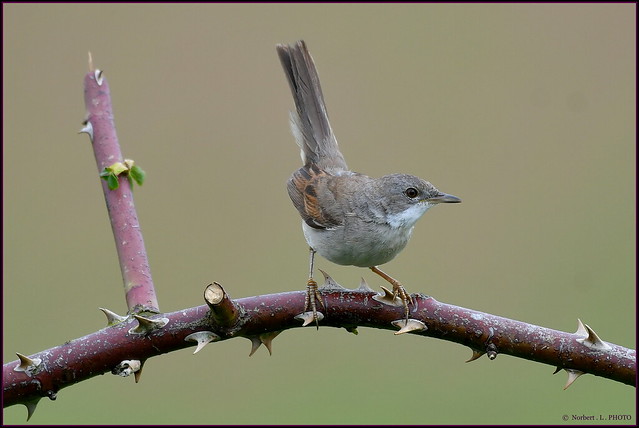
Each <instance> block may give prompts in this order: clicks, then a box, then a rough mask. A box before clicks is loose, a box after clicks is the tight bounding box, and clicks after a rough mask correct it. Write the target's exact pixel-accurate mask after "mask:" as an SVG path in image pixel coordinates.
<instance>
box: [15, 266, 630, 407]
mask: <svg viewBox="0 0 639 428" xmlns="http://www.w3.org/2000/svg"><path fill="white" fill-rule="evenodd" d="M211 288H214V289H217V290H219V291H220V293H219V294H223V298H222V299H219V300H218V301H217V302H214V303H211V302H210V301H207V305H208V306H198V307H195V308H190V309H186V310H180V311H177V312H173V313H167V314H160V315H158V316H157V317H153V319H154V320H162V322H160V324H164V325H163V326H162V327H154V326H150V325H147V326H145V325H142V327H139V325H140V323H139V322H138V321H136V319H135V318H133V317H129V318H127V319H126V320H125V321H123V322H119V323H117V324H115V325H112V326H109V327H106V328H104V329H102V330H100V331H97V332H95V333H93V334H90V335H88V336H85V337H82V338H79V339H76V340H72V341H70V342H67V343H64V344H62V345H60V346H58V347H55V348H52V349H49V350H46V351H43V352H39V353H37V354H35V355H32V356H30V358H31V360H34V361H39V363H38V364H34V365H33V366H32V367H31V368H24V369H22V370H20V371H16V369H15V368H16V367H18V366H19V364H20V362H19V361H13V362H11V363H8V364H5V365H4V366H3V382H4V400H5V401H4V405H5V406H9V405H12V404H18V403H23V404H26V403H29V402H33V401H36V402H37V400H39V399H40V398H41V397H50V398H53V397H55V396H56V394H57V392H58V391H59V390H60V389H62V388H64V387H66V386H70V385H73V384H75V383H78V382H81V381H83V380H86V379H89V378H91V377H93V376H97V375H100V374H104V373H107V372H109V371H112V370H113V369H114V368H115V367H116V366H117V365H118V364H120V363H121V362H122V361H130V360H138V361H140V362H141V363H142V364H143V363H144V362H145V361H146V360H147V359H148V358H150V357H153V356H156V355H160V354H164V353H167V352H172V351H176V350H179V349H182V348H185V347H188V346H193V345H194V344H195V342H202V341H204V342H205V343H204V344H206V342H208V341H211V342H216V341H221V340H226V339H231V338H234V337H246V338H248V339H250V340H251V342H252V343H253V346H252V350H251V354H252V353H253V352H255V350H256V349H257V347H259V346H260V345H261V344H265V345H266V346H267V348H268V349H269V350H270V349H271V341H272V340H273V338H274V337H275V336H277V334H279V333H280V332H282V331H283V330H287V329H291V328H295V327H300V326H301V323H300V321H298V320H296V319H295V316H296V315H297V314H299V312H300V310H301V309H302V308H303V307H304V296H305V292H304V291H296V292H287V293H278V294H270V295H264V296H255V297H247V298H243V299H237V300H231V299H230V298H229V297H228V295H227V294H226V293H225V292H224V291H223V289H222V288H221V286H219V284H213V285H210V286H209V287H207V290H208V289H211ZM320 290H321V292H322V296H323V297H324V298H325V302H326V313H325V317H324V320H323V321H322V323H321V325H322V326H327V327H342V328H345V329H346V330H347V331H349V332H353V333H356V327H371V328H379V329H388V330H398V328H400V327H402V326H403V325H404V320H403V308H402V306H401V305H397V306H396V305H390V304H388V303H387V302H380V301H379V300H380V299H381V296H380V295H378V294H377V293H375V292H373V291H372V290H370V289H368V288H367V287H366V286H362V287H360V288H358V289H356V290H347V289H344V288H341V286H338V285H337V284H336V283H335V282H334V281H333V280H332V279H330V277H329V278H328V279H327V281H326V284H325V285H324V286H323V287H322V288H320ZM413 298H414V299H415V303H416V305H415V307H416V308H413V310H412V311H411V315H410V317H411V321H413V322H414V326H413V327H410V323H409V329H410V328H412V329H413V330H412V331H408V332H409V333H411V334H418V335H420V336H427V337H434V338H438V339H443V340H448V341H452V342H456V343H460V344H462V345H466V346H468V347H470V348H471V349H472V350H473V354H472V355H473V356H472V357H471V359H470V360H474V359H476V358H478V357H480V356H481V355H482V354H484V353H486V354H487V356H488V357H489V358H490V359H494V358H495V357H496V356H497V355H498V354H507V355H512V356H515V357H520V358H524V359H528V360H532V361H538V362H541V363H545V364H549V365H551V366H553V367H558V368H560V369H565V370H566V371H568V372H569V374H570V373H573V375H572V376H573V377H575V378H576V376H575V375H574V374H575V373H577V374H578V373H590V374H594V375H596V376H601V377H605V378H608V379H612V380H615V381H618V382H622V383H625V384H627V385H635V381H636V365H635V361H636V352H635V351H634V350H631V349H627V348H624V347H622V346H618V345H615V344H612V343H607V342H603V341H601V339H599V338H598V337H596V335H594V332H592V330H590V329H589V328H586V326H583V328H580V329H579V330H578V331H577V332H576V333H565V332H561V331H557V330H552V329H548V328H544V327H539V326H535V325H531V324H527V323H524V322H520V321H514V320H510V319H507V318H502V317H498V316H495V315H490V314H486V313H482V312H478V311H473V310H471V309H466V308H462V307H459V306H454V305H449V304H446V303H441V302H438V301H437V300H435V299H434V298H432V297H429V296H425V295H422V294H415V295H413ZM216 320H224V321H223V322H220V321H216ZM420 324H421V326H420ZM580 325H581V324H580ZM423 326H425V327H426V328H425V329H423ZM310 327H311V328H314V325H310ZM400 331H401V330H400ZM198 332H205V333H204V334H200V335H197V334H194V333H198ZM591 332H592V333H591ZM190 335H193V336H191V337H189V336H190ZM186 340H193V342H190V341H186ZM204 344H202V345H201V346H199V348H198V350H199V349H201V347H202V346H204ZM573 380H574V379H573Z"/></svg>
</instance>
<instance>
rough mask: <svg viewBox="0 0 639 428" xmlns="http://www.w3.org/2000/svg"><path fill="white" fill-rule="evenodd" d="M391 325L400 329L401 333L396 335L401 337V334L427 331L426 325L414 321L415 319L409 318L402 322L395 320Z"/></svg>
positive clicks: (397, 332)
mask: <svg viewBox="0 0 639 428" xmlns="http://www.w3.org/2000/svg"><path fill="white" fill-rule="evenodd" d="M391 324H393V326H395V327H400V329H399V331H396V332H395V335H396V336H397V335H399V334H404V333H410V332H413V331H414V332H417V331H423V330H426V329H427V327H426V324H424V323H423V322H421V321H419V320H416V319H413V318H409V319H407V320H406V319H401V320H395V321H392V322H391Z"/></svg>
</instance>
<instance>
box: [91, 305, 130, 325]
mask: <svg viewBox="0 0 639 428" xmlns="http://www.w3.org/2000/svg"><path fill="white" fill-rule="evenodd" d="M98 309H99V310H101V311H102V312H104V315H106V318H107V327H110V326H112V325H116V324H119V323H121V322H122V321H124V320H126V317H123V316H122V315H118V314H116V313H115V312H113V311H110V310H108V309H105V308H98Z"/></svg>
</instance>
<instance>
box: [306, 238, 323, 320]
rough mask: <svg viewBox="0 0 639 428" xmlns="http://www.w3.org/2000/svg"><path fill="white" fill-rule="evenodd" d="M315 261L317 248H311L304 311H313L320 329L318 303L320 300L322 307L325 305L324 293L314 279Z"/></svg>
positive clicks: (314, 318)
mask: <svg viewBox="0 0 639 428" xmlns="http://www.w3.org/2000/svg"><path fill="white" fill-rule="evenodd" d="M314 262H315V250H314V249H313V248H311V249H310V261H309V274H308V282H307V283H306V297H305V298H304V311H305V312H306V311H308V310H311V311H313V320H315V325H316V326H317V328H318V329H319V320H318V318H317V303H316V302H318V301H319V303H320V305H322V307H325V306H324V302H322V295H321V294H320V292H319V290H318V289H317V282H315V280H314V279H313V264H314Z"/></svg>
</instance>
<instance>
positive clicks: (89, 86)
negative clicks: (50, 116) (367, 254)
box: [84, 67, 159, 313]
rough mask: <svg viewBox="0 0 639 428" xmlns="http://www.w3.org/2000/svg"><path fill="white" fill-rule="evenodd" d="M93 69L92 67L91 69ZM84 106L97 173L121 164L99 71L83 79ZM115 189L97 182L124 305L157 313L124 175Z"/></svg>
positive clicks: (106, 88) (104, 83)
mask: <svg viewBox="0 0 639 428" xmlns="http://www.w3.org/2000/svg"><path fill="white" fill-rule="evenodd" d="M91 68H93V67H91ZM84 102H85V105H86V108H87V112H88V113H87V120H86V124H87V128H85V129H86V130H87V133H89V135H90V136H91V138H92V143H93V144H92V145H93V151H94V154H95V160H96V163H97V166H98V172H100V173H101V172H102V171H103V170H104V168H107V167H109V166H111V165H113V164H114V163H116V162H123V161H124V158H123V157H122V152H121V151H120V145H119V144H118V137H117V135H116V132H115V125H114V122H113V113H112V111H113V109H112V106H111V95H110V92H109V84H108V83H107V81H106V79H104V78H103V77H102V72H101V71H100V70H95V71H93V70H92V71H90V72H89V73H87V74H86V76H85V78H84ZM118 181H119V184H120V185H119V187H118V188H117V189H114V190H110V189H109V187H108V185H107V182H106V181H105V180H100V182H101V183H102V190H103V191H104V198H105V200H106V205H107V210H108V212H109V219H110V220H111V228H112V229H113V236H114V237H115V247H116V249H117V252H118V259H119V262H120V270H121V271H122V279H123V281H124V290H125V293H126V302H127V306H128V309H129V312H130V313H139V312H144V311H149V312H159V305H158V301H157V297H156V295H155V289H154V287H153V280H152V278H151V270H150V268H149V261H148V258H147V254H146V249H145V248H144V239H143V238H142V231H141V230H140V224H139V222H138V216H137V213H136V211H135V204H134V202H133V192H132V191H131V185H130V183H129V180H127V178H126V176H124V174H121V175H119V176H118Z"/></svg>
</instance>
